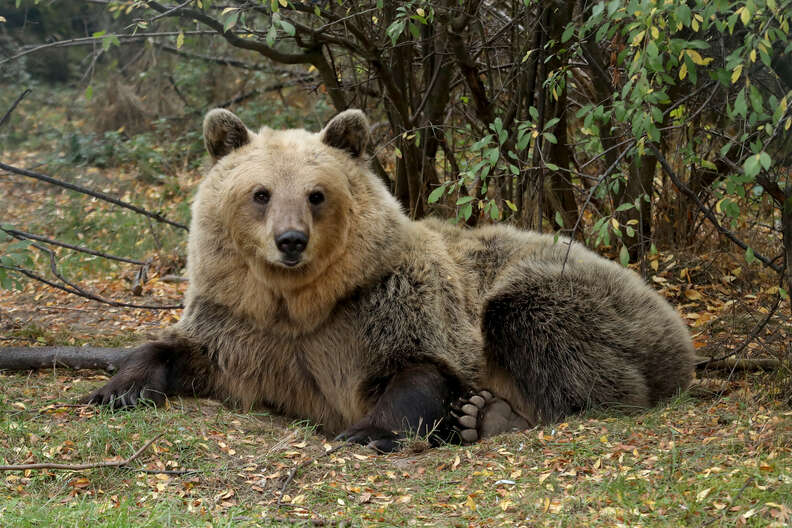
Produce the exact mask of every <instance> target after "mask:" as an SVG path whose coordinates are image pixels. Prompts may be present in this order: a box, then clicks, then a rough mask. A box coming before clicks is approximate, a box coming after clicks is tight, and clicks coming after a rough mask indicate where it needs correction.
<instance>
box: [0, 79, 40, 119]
mask: <svg viewBox="0 0 792 528" xmlns="http://www.w3.org/2000/svg"><path fill="white" fill-rule="evenodd" d="M32 91H33V90H31V89H30V88H27V89H26V90H25V91H24V92H22V93H21V94H19V97H17V98H16V101H14V102H13V103H12V104H11V107H10V108H9V109H8V110H7V111H6V113H5V115H3V118H2V119H0V127H2V126H3V125H5V122H6V120H8V118H9V117H11V113H12V112H13V111H14V109H16V107H17V105H18V104H19V103H20V102H22V99H24V98H25V96H27V95H28V94H29V93H30V92H32Z"/></svg>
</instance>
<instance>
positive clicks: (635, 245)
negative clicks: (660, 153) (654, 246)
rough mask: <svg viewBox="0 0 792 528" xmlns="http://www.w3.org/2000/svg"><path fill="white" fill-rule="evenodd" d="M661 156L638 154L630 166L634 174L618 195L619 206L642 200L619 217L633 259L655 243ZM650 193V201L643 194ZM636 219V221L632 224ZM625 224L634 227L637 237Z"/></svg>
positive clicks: (626, 244) (623, 236)
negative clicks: (654, 218) (654, 185)
mask: <svg viewBox="0 0 792 528" xmlns="http://www.w3.org/2000/svg"><path fill="white" fill-rule="evenodd" d="M656 168H657V159H656V158H655V157H654V156H651V155H644V156H642V157H638V156H636V157H635V158H634V160H633V164H632V166H631V167H630V177H629V178H628V179H627V184H626V185H625V186H624V188H623V189H622V190H621V192H620V193H619V196H618V197H617V198H616V206H619V205H621V204H624V203H638V204H639V206H640V208H638V209H635V208H633V209H628V210H626V211H621V212H620V213H617V219H618V220H619V223H620V224H621V225H622V227H621V232H622V240H623V242H624V244H625V246H627V250H628V251H629V252H630V259H631V260H636V259H638V258H640V257H641V256H642V255H643V254H644V252H645V251H646V250H648V249H649V246H650V245H651V243H652V201H651V197H652V182H653V181H654V176H655V170H656ZM644 195H646V196H649V201H646V200H644V199H643V196H644ZM632 220H635V221H636V222H632V223H630V221H632ZM625 226H629V227H631V228H632V229H633V230H634V235H633V236H628V235H627V231H626V228H625Z"/></svg>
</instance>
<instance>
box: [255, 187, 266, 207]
mask: <svg viewBox="0 0 792 528" xmlns="http://www.w3.org/2000/svg"><path fill="white" fill-rule="evenodd" d="M269 200H270V192H269V191H268V190H267V189H259V190H258V191H256V192H254V193H253V201H255V202H257V203H260V204H266V203H268V202H269Z"/></svg>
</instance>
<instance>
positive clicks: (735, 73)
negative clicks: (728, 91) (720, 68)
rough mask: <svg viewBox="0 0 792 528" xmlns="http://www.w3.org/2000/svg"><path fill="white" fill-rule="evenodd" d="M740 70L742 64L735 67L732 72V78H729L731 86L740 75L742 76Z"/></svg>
mask: <svg viewBox="0 0 792 528" xmlns="http://www.w3.org/2000/svg"><path fill="white" fill-rule="evenodd" d="M742 70H743V65H742V64H738V65H737V67H736V68H734V69H733V70H732V76H731V82H732V84H734V83H736V82H737V80H738V79H739V78H740V75H742Z"/></svg>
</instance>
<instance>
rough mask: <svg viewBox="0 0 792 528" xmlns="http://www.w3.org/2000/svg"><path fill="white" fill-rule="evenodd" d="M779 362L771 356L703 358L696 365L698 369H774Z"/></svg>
mask: <svg viewBox="0 0 792 528" xmlns="http://www.w3.org/2000/svg"><path fill="white" fill-rule="evenodd" d="M780 365H781V362H780V361H779V360H777V359H773V358H755V359H744V358H726V359H719V360H715V361H708V360H706V359H705V360H703V361H702V362H701V363H699V364H698V365H697V368H698V369H699V370H775V369H777V368H778V367H779V366H780Z"/></svg>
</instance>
